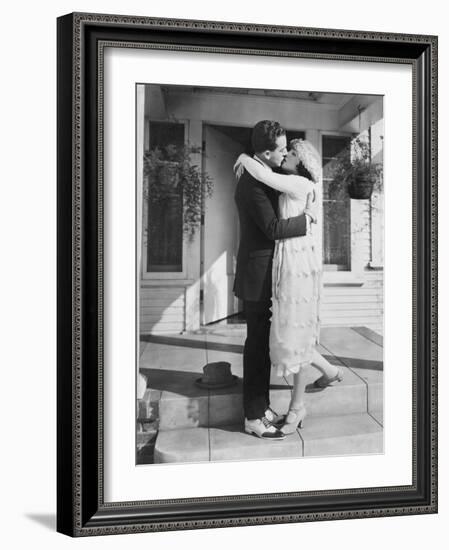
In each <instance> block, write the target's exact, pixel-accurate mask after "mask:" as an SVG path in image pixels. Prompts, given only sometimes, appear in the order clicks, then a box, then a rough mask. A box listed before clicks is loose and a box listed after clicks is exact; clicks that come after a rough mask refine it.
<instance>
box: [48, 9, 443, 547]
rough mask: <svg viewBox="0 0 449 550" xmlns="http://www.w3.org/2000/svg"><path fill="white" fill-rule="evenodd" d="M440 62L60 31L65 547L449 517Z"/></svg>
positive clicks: (85, 24)
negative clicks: (441, 462)
mask: <svg viewBox="0 0 449 550" xmlns="http://www.w3.org/2000/svg"><path fill="white" fill-rule="evenodd" d="M436 167H437V37H435V36H424V35H403V34H384V33H373V32H363V31H348V30H331V29H312V28H297V27H273V26H264V25H252V24H240V23H221V22H211V21H194V20H191V21H186V20H174V19H155V18H148V17H134V16H115V15H102V14H85V13H76V14H69V15H66V16H63V17H60V18H59V19H58V205H57V207H58V524H57V528H58V531H60V532H62V533H65V534H68V535H71V536H89V535H103V534H118V533H132V532H145V531H163V530H181V529H199V528H211V527H228V526H243V525H258V524H266V523H286V522H303V521H318V520H330V519H343V518H345V519H347V518H364V517H374V516H393V515H405V514H422V513H436V512H437V326H436V325H437V219H436V218H437V168H436Z"/></svg>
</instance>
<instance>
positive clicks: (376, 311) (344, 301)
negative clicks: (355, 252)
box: [321, 271, 384, 333]
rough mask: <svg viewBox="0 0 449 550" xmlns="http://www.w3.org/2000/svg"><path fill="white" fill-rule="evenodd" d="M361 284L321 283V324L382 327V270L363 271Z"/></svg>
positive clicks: (381, 328) (377, 329)
mask: <svg viewBox="0 0 449 550" xmlns="http://www.w3.org/2000/svg"><path fill="white" fill-rule="evenodd" d="M364 280H365V282H364V283H363V284H362V285H361V286H356V287H354V286H332V285H330V286H325V287H324V290H323V297H322V300H321V323H322V326H327V327H336V326H365V327H368V328H370V329H372V330H375V331H376V332H380V333H382V331H383V313H384V304H383V298H384V297H383V271H365V273H364Z"/></svg>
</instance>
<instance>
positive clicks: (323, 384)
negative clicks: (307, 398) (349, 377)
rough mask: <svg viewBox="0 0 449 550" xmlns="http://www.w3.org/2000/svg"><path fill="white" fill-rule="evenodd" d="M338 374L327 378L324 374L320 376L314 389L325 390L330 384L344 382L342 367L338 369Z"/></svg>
mask: <svg viewBox="0 0 449 550" xmlns="http://www.w3.org/2000/svg"><path fill="white" fill-rule="evenodd" d="M337 369H338V372H337V374H336V375H335V376H331V377H330V378H329V376H327V375H326V374H323V376H320V377H319V378H318V379H317V380H315V382H314V383H313V384H312V388H314V389H318V390H324V388H327V386H329V385H330V384H332V383H333V382H341V381H342V380H343V369H342V368H341V367H337Z"/></svg>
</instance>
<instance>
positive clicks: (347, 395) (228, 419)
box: [150, 367, 382, 431]
mask: <svg viewBox="0 0 449 550" xmlns="http://www.w3.org/2000/svg"><path fill="white" fill-rule="evenodd" d="M343 371H344V379H343V381H342V382H339V383H335V384H334V385H332V386H329V387H328V388H326V389H325V390H322V391H318V392H314V393H306V396H305V404H306V407H307V410H308V416H309V417H310V418H314V417H320V416H329V415H330V416H335V415H342V414H356V413H366V412H370V411H371V410H372V411H375V410H376V411H380V410H382V381H371V387H369V386H368V384H367V382H366V381H365V380H364V379H363V378H362V377H360V376H358V375H357V374H355V373H354V372H353V371H352V370H351V369H349V368H347V367H343ZM160 376H166V374H165V375H164V373H162V374H161V375H160ZM177 376H178V378H179V379H177V380H178V381H177V383H175V381H174V380H173V377H172V382H171V385H170V389H171V390H172V391H167V390H164V391H161V392H160V400H159V404H158V410H159V422H160V424H159V429H160V430H162V431H163V430H176V429H179V428H197V427H218V426H229V425H233V424H241V423H242V422H243V418H244V416H243V403H242V379H241V377H239V379H238V381H237V384H236V385H235V386H233V387H230V388H226V389H222V390H214V391H212V390H207V389H202V388H198V387H197V386H196V385H195V384H194V380H193V377H192V376H191V374H190V373H189V374H184V373H178V375H177ZM319 376H320V373H319V372H318V371H317V370H316V369H314V368H310V369H307V371H306V379H307V383H312V382H313V381H314V380H315V379H316V378H318V377H319ZM151 381H153V382H154V383H155V384H156V385H157V387H161V386H162V384H160V383H159V384H158V380H157V374H156V371H153V372H152V376H151V377H150V383H151ZM292 382H293V381H292V379H285V378H279V377H277V376H276V375H274V374H273V376H272V378H271V390H270V396H271V406H272V408H273V409H274V410H275V411H277V412H278V413H284V412H286V411H287V409H288V406H289V403H290V399H291V389H292V386H291V384H292ZM373 386H376V388H374V387H373ZM377 386H378V387H377ZM373 395H375V396H377V399H371V400H369V399H368V396H373Z"/></svg>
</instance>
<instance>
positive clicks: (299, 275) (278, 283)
mask: <svg viewBox="0 0 449 550" xmlns="http://www.w3.org/2000/svg"><path fill="white" fill-rule="evenodd" d="M243 168H245V169H246V170H247V171H248V172H249V173H250V174H251V175H252V176H253V177H255V178H256V179H257V180H259V181H261V182H262V183H264V184H266V185H268V186H269V187H272V188H274V189H276V190H278V191H280V192H281V195H280V197H279V216H280V218H283V219H285V218H290V217H293V216H297V215H299V214H301V213H302V212H303V211H304V209H305V206H306V204H307V199H308V195H309V194H313V195H314V196H316V191H315V186H316V184H317V183H318V182H319V181H320V179H321V164H320V158H319V156H318V154H317V152H316V150H315V149H314V148H313V146H312V145H311V144H310V143H309V142H307V141H305V140H301V139H294V140H292V141H291V142H290V150H289V152H288V154H287V156H286V158H285V160H284V162H283V164H282V167H281V168H282V171H283V172H284V174H276V173H274V172H272V171H271V170H267V169H266V167H264V166H263V165H262V164H261V163H260V162H258V161H256V160H254V159H252V158H251V157H249V156H247V155H240V157H239V158H238V160H237V163H236V165H235V167H234V169H235V171H236V173H237V174H238V173H239V172H241V171H242V170H243ZM315 241H316V237H315V236H314V235H313V233H311V234H308V235H305V236H303V237H294V238H291V239H284V240H279V241H276V244H275V250H274V258H273V278H272V280H273V283H272V285H273V289H272V290H273V292H272V308H271V310H272V318H271V328H270V358H271V363H272V365H273V367H275V368H276V370H277V374H278V375H279V376H288V375H290V374H293V375H294V383H293V392H292V398H291V402H290V407H289V410H288V413H287V415H286V416H285V417H284V418H283V422H282V427H281V431H282V432H283V433H285V434H291V433H294V432H295V431H296V428H297V427H302V422H303V420H304V418H305V416H306V408H305V406H304V393H305V377H304V368H305V367H307V366H309V365H311V364H313V365H314V366H315V367H317V368H318V369H319V370H320V372H321V373H322V376H321V377H320V378H319V379H318V380H316V381H315V382H314V386H315V387H316V388H317V389H320V388H325V387H326V386H328V385H329V384H331V383H332V382H336V381H338V382H339V381H341V380H342V378H343V371H342V369H341V368H339V367H336V366H334V365H331V364H330V363H329V362H328V361H327V360H326V359H325V358H324V357H323V356H322V355H321V354H320V353H318V351H317V350H316V345H317V344H318V342H319V332H320V318H319V304H320V296H321V275H322V269H321V260H320V259H319V258H318V255H317V248H318V247H317V246H316V242H315Z"/></svg>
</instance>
